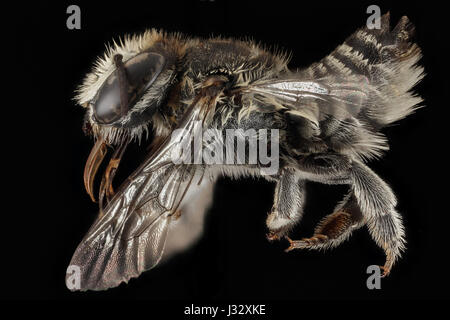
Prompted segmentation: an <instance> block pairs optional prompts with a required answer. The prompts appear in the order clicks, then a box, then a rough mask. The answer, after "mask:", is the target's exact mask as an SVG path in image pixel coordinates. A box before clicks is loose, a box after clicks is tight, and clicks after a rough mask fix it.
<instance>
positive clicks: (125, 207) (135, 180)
mask: <svg viewBox="0 0 450 320" xmlns="http://www.w3.org/2000/svg"><path fill="white" fill-rule="evenodd" d="M202 103H203V100H202V99H198V100H197V103H195V104H193V105H192V106H191V107H190V108H189V109H188V110H187V112H186V115H185V116H184V118H183V120H182V121H181V123H180V125H179V126H178V129H180V130H174V132H173V134H172V136H171V137H169V138H170V139H169V138H167V139H166V140H165V141H164V142H163V143H162V145H161V146H160V147H159V148H158V149H157V151H156V152H154V153H152V154H151V155H149V157H148V159H147V160H146V161H144V162H143V163H142V165H141V166H140V167H139V168H138V169H137V170H136V171H135V172H134V173H133V174H132V175H131V176H130V177H129V178H128V179H127V181H126V183H124V184H123V186H122V187H121V188H120V190H119V191H118V192H117V194H116V195H115V196H114V197H113V198H112V200H111V202H110V203H108V205H107V207H106V208H105V210H104V214H103V215H101V216H100V217H99V218H97V220H96V221H95V222H94V224H93V226H92V227H91V228H90V230H89V232H88V233H87V235H86V236H85V237H84V239H83V240H82V242H81V243H80V245H79V246H78V248H77V249H76V251H75V253H74V256H73V258H72V260H71V263H70V266H69V268H70V270H77V269H78V270H79V271H80V274H79V276H80V278H79V287H73V286H72V289H79V290H104V289H108V288H111V287H115V286H117V285H119V284H120V283H121V282H128V280H129V279H130V278H134V277H137V276H139V275H140V274H141V273H142V272H143V271H145V270H149V269H151V268H152V267H154V266H155V265H156V264H157V263H158V262H159V260H160V259H161V256H162V254H163V250H164V244H165V241H166V237H167V233H168V226H169V223H170V220H171V215H172V214H173V213H174V212H175V210H176V208H177V206H178V205H179V204H180V202H181V200H182V199H183V196H184V194H185V193H186V191H187V189H188V188H189V186H190V184H191V182H192V180H193V178H194V176H195V174H196V170H197V167H196V166H190V165H185V164H175V163H174V162H173V161H172V160H173V158H172V157H173V152H179V148H182V144H180V143H179V142H180V141H181V140H182V138H183V137H185V136H186V135H189V134H191V133H192V132H193V130H194V127H195V123H196V120H203V119H204V115H205V108H204V107H205V105H204V104H202ZM74 268H75V269H74ZM70 276H71V275H68V278H69V277H70ZM68 278H67V279H66V281H67V280H68Z"/></svg>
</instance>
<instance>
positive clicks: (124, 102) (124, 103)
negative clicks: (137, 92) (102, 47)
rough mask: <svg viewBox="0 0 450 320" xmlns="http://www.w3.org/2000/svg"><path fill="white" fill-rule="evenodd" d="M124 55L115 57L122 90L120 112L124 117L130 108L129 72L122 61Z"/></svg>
mask: <svg viewBox="0 0 450 320" xmlns="http://www.w3.org/2000/svg"><path fill="white" fill-rule="evenodd" d="M122 58H123V57H122V55H121V54H116V55H114V64H115V66H116V72H117V75H118V78H119V90H120V112H121V114H122V116H123V115H125V114H126V113H127V108H128V89H129V82H128V77H127V70H126V69H125V65H124V64H123V61H122Z"/></svg>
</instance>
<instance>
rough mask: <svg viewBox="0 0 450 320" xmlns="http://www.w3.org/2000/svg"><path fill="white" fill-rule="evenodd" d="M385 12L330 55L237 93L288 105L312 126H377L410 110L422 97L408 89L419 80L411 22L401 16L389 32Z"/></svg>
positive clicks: (401, 116)
mask: <svg viewBox="0 0 450 320" xmlns="http://www.w3.org/2000/svg"><path fill="white" fill-rule="evenodd" d="M389 20H390V17H389V13H387V14H385V15H383V16H382V17H381V19H380V26H381V27H380V28H378V29H377V28H374V29H368V28H367V27H364V28H361V29H359V30H357V31H356V32H355V33H353V34H352V35H351V36H350V37H348V38H347V39H346V40H345V42H344V43H343V44H341V45H339V46H338V47H337V48H336V49H335V50H334V51H333V52H332V53H330V54H329V55H328V56H326V57H325V58H323V59H322V60H320V61H319V62H316V63H313V64H312V65H311V66H309V67H308V68H306V69H304V70H300V71H298V72H287V73H286V74H284V75H282V76H281V77H279V78H277V79H272V80H270V79H269V80H267V79H265V80H257V81H255V82H253V83H250V84H249V85H248V86H247V87H244V88H243V91H245V92H247V93H251V94H253V95H254V97H255V99H257V100H260V101H262V102H265V103H263V105H273V106H275V107H279V108H280V107H281V108H288V109H290V110H291V111H292V112H293V113H296V114H297V115H299V116H303V117H305V118H307V119H308V120H310V121H311V122H312V123H315V124H316V125H317V124H318V123H319V122H320V121H322V120H324V119H326V118H329V117H330V116H331V117H333V118H334V119H335V120H337V121H348V120H351V122H359V121H362V122H365V123H368V124H370V126H371V127H372V128H375V129H378V128H381V127H383V126H385V125H387V124H389V123H392V122H394V121H397V120H399V119H402V118H403V117H405V116H407V115H408V114H410V113H411V112H413V111H414V109H415V108H416V106H417V105H418V104H419V103H421V101H422V99H421V98H420V97H418V96H416V95H414V94H413V93H411V89H412V88H413V87H414V86H415V85H416V84H417V83H418V82H419V81H420V80H421V79H422V77H423V75H424V74H423V68H422V67H421V66H419V65H418V64H417V63H418V61H419V60H420V58H421V51H420V48H419V47H418V46H417V45H416V44H415V43H413V42H412V41H411V39H412V37H413V34H414V26H413V25H412V24H411V23H410V22H409V20H408V18H407V17H402V18H401V19H400V21H399V22H398V24H397V25H396V26H395V27H394V28H393V29H392V30H391V28H390V21H389Z"/></svg>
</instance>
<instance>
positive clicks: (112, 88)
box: [76, 30, 182, 144]
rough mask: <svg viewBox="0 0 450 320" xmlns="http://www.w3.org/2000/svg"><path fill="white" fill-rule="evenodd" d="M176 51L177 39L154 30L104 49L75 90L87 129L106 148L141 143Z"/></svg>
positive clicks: (169, 81) (171, 74)
mask: <svg viewBox="0 0 450 320" xmlns="http://www.w3.org/2000/svg"><path fill="white" fill-rule="evenodd" d="M181 50H182V46H180V41H179V39H178V38H177V37H176V36H172V37H167V36H166V35H165V34H163V33H160V32H157V31H154V30H152V31H148V32H146V33H144V34H143V35H140V36H132V37H125V38H124V40H121V41H120V44H114V46H113V47H109V48H108V49H107V51H106V53H105V55H104V57H102V58H99V59H98V60H97V62H96V63H95V66H94V69H93V71H92V72H91V73H89V74H88V75H87V77H86V78H85V80H84V82H83V84H82V85H81V86H80V88H79V89H78V94H77V96H76V100H77V101H78V103H79V104H80V105H82V106H83V107H86V108H87V112H86V118H85V121H86V123H85V125H86V127H90V128H92V130H91V131H92V132H93V134H94V135H96V136H97V137H101V138H103V139H104V140H105V141H107V142H108V143H109V144H116V143H118V142H120V141H119V140H120V139H122V138H125V137H126V138H127V139H129V138H131V139H135V138H138V139H140V137H141V135H142V133H143V132H144V131H146V130H147V126H148V124H149V123H150V122H151V119H152V117H153V115H154V114H155V113H156V112H157V111H158V108H159V107H160V106H161V105H162V104H163V102H164V100H165V98H166V96H167V94H168V92H169V91H170V89H171V86H172V85H173V84H174V82H175V81H174V80H175V78H176V74H177V70H176V66H177V61H178V57H180V56H181Z"/></svg>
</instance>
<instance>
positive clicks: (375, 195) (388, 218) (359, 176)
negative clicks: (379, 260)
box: [351, 162, 406, 276]
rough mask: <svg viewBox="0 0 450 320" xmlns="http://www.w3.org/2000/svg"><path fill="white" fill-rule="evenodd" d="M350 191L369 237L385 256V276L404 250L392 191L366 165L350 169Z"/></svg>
mask: <svg viewBox="0 0 450 320" xmlns="http://www.w3.org/2000/svg"><path fill="white" fill-rule="evenodd" d="M351 176H352V180H353V185H352V188H353V192H354V194H355V198H356V200H357V203H358V206H359V208H360V209H361V212H362V214H363V216H364V220H365V222H366V224H367V227H368V229H369V232H370V235H371V236H372V238H373V239H374V241H375V242H376V243H377V245H378V246H379V247H381V248H382V249H383V250H384V252H385V254H386V262H385V264H384V266H382V267H381V268H382V269H383V276H387V275H388V274H389V272H390V270H391V268H392V266H393V265H394V263H395V261H396V260H397V259H398V258H399V257H400V255H401V253H402V251H404V249H405V243H406V241H405V231H404V227H403V222H402V217H401V216H400V214H399V213H398V212H397V211H396V210H395V206H396V204H397V200H396V198H395V195H394V193H393V192H392V190H391V188H390V187H389V186H388V185H387V184H386V183H385V182H384V181H383V180H382V179H381V178H380V177H378V176H377V175H376V174H375V173H374V172H373V171H372V170H371V169H369V168H368V167H367V166H366V165H364V164H362V163H360V162H355V163H354V164H353V166H352V169H351Z"/></svg>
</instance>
